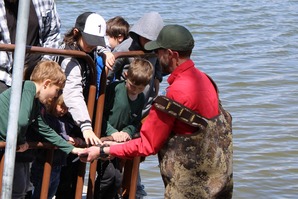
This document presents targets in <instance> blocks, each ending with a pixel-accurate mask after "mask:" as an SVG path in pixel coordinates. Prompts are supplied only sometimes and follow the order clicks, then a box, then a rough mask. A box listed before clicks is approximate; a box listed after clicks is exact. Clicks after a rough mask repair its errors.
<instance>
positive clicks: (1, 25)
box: [0, 0, 61, 86]
mask: <svg viewBox="0 0 298 199" xmlns="http://www.w3.org/2000/svg"><path fill="white" fill-rule="evenodd" d="M32 2H33V5H34V8H35V11H36V14H37V18H38V23H39V27H40V29H39V43H40V46H42V47H49V48H58V46H59V42H60V27H61V25H60V18H59V15H58V13H57V10H56V5H55V2H54V0H32ZM0 43H2V44H11V40H10V35H9V30H8V26H7V20H6V10H5V5H4V0H0ZM43 58H44V59H51V56H48V55H45V56H44V57H43ZM12 66H13V57H12V52H7V51H0V81H3V82H5V83H6V85H8V86H11V82H12Z"/></svg>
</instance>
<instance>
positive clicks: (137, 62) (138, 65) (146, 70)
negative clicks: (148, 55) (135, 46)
mask: <svg viewBox="0 0 298 199" xmlns="http://www.w3.org/2000/svg"><path fill="white" fill-rule="evenodd" d="M152 76H153V66H152V64H151V63H150V62H149V61H148V60H146V59H144V58H135V59H134V60H133V61H132V62H131V63H130V66H129V68H128V71H127V79H129V81H131V82H132V83H133V84H135V85H143V86H147V84H149V82H150V80H151V79H152Z"/></svg>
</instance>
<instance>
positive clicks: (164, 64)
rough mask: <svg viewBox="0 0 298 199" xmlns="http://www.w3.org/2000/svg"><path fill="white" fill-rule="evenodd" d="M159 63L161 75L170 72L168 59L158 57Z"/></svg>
mask: <svg viewBox="0 0 298 199" xmlns="http://www.w3.org/2000/svg"><path fill="white" fill-rule="evenodd" d="M159 64H160V66H161V69H162V74H163V75H168V74H170V73H171V71H170V67H169V60H166V59H160V60H159Z"/></svg>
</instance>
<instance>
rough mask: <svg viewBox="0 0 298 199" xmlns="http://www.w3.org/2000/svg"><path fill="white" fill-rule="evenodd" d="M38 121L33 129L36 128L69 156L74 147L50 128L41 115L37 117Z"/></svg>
mask: <svg viewBox="0 0 298 199" xmlns="http://www.w3.org/2000/svg"><path fill="white" fill-rule="evenodd" d="M36 120H37V122H34V123H32V125H34V126H33V128H36V132H38V133H39V134H40V135H41V136H42V137H43V138H44V139H46V140H47V141H48V142H50V143H52V144H53V145H55V146H57V147H58V148H59V149H60V150H62V151H64V152H65V153H67V154H68V153H70V152H72V150H73V149H74V146H73V145H71V144H70V143H68V142H67V141H66V140H64V139H63V138H62V137H61V136H60V135H58V134H57V133H56V131H55V130H54V129H52V128H51V127H49V125H48V124H46V123H45V122H44V120H43V119H42V117H41V115H40V114H39V115H38V116H37V118H36Z"/></svg>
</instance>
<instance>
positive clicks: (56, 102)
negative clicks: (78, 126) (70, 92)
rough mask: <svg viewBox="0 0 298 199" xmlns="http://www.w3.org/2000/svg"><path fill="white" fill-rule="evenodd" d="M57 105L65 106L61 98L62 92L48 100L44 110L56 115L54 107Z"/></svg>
mask: <svg viewBox="0 0 298 199" xmlns="http://www.w3.org/2000/svg"><path fill="white" fill-rule="evenodd" d="M57 105H60V106H62V107H66V105H65V103H64V99H63V95H62V93H61V94H60V95H59V96H58V97H55V98H53V99H52V100H50V101H49V102H48V103H47V104H46V105H45V107H46V111H47V112H48V113H49V114H51V115H54V116H55V115H56V107H57Z"/></svg>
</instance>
